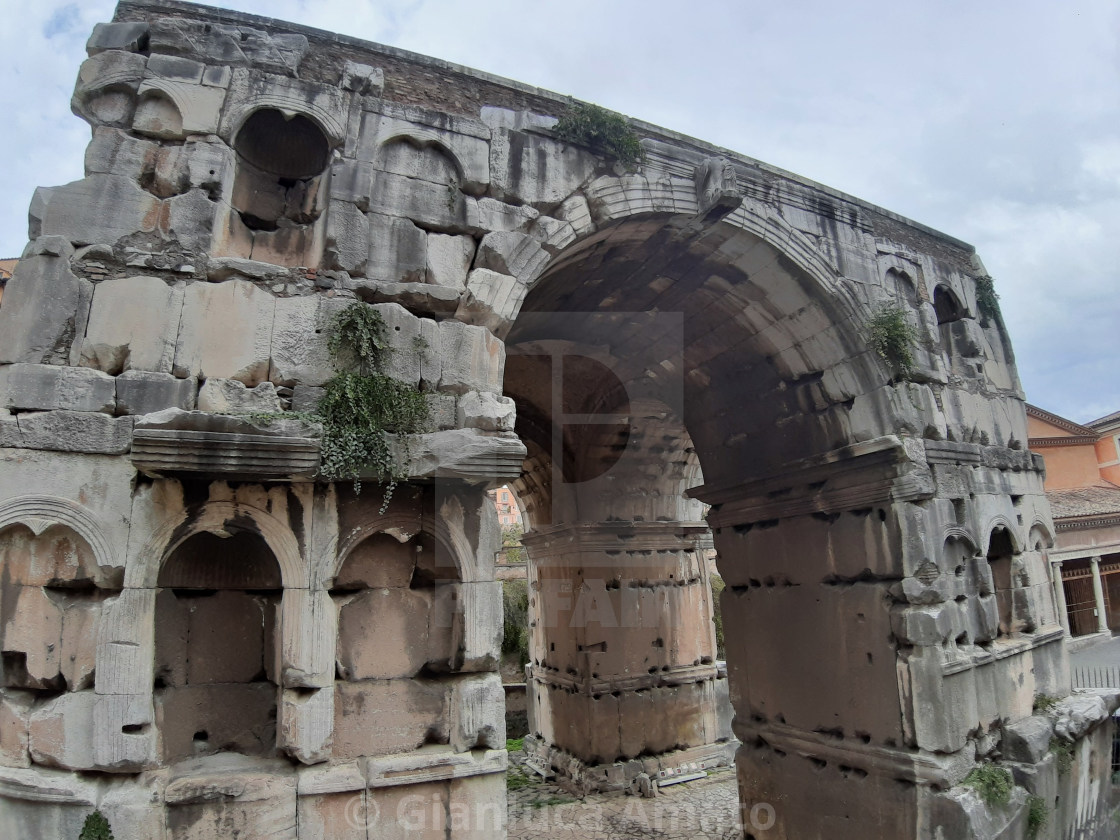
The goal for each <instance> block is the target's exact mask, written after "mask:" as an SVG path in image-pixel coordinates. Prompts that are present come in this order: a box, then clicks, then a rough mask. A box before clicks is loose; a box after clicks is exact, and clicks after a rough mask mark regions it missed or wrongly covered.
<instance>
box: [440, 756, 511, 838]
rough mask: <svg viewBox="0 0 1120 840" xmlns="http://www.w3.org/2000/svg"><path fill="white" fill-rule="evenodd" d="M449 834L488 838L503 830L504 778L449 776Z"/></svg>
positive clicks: (491, 776)
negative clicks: (451, 777)
mask: <svg viewBox="0 0 1120 840" xmlns="http://www.w3.org/2000/svg"><path fill="white" fill-rule="evenodd" d="M447 815H448V821H449V827H450V829H451V834H452V836H453V837H455V838H456V840H458V838H460V837H461V838H465V840H488V839H489V838H492V837H501V836H502V835H504V834H505V833H506V779H505V774H504V773H487V774H486V775H483V776H467V777H465V778H461V779H452V780H451V784H450V791H449V797H448V805H447Z"/></svg>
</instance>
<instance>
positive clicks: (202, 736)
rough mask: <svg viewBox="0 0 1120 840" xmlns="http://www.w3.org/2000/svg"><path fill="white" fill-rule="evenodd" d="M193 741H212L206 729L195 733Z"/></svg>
mask: <svg viewBox="0 0 1120 840" xmlns="http://www.w3.org/2000/svg"><path fill="white" fill-rule="evenodd" d="M192 740H194V741H209V740H210V733H208V732H207V731H206V730H205V729H200V730H199V731H198V732H196V733H194V737H193V738H192Z"/></svg>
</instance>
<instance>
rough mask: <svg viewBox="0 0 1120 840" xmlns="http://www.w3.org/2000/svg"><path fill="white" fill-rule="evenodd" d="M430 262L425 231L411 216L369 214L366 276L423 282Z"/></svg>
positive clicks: (404, 281) (400, 281)
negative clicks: (414, 222) (413, 221)
mask: <svg viewBox="0 0 1120 840" xmlns="http://www.w3.org/2000/svg"><path fill="white" fill-rule="evenodd" d="M427 265H428V239H427V235H426V234H425V233H424V231H422V230H421V229H420V228H418V227H416V225H414V224H413V223H412V222H410V221H409V220H408V219H396V218H390V217H388V216H383V215H381V214H379V213H371V214H370V216H369V259H368V261H367V263H366V271H365V274H366V276H367V277H369V278H371V279H373V280H389V281H391V282H394V283H422V282H424V280H425V275H426V272H427Z"/></svg>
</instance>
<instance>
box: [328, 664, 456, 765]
mask: <svg viewBox="0 0 1120 840" xmlns="http://www.w3.org/2000/svg"><path fill="white" fill-rule="evenodd" d="M448 694H449V689H448V686H446V685H445V684H444V683H442V682H435V681H428V680H367V681H364V682H339V683H337V684H336V685H335V703H334V759H335V760H336V761H345V760H348V759H351V758H359V757H361V756H364V755H387V754H389V753H396V752H407V751H409V750H414V749H417V748H419V747H421V746H422V745H424V744H425V743H442V744H446V743H448V738H449V733H448V713H449V709H448V696H447V695H448Z"/></svg>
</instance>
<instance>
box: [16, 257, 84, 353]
mask: <svg viewBox="0 0 1120 840" xmlns="http://www.w3.org/2000/svg"><path fill="white" fill-rule="evenodd" d="M44 240H46V241H44ZM35 248H36V249H37V250H39V251H42V252H44V253H33V254H28V255H25V256H24V258H23V259H21V260H20V262H19V264H18V265H17V266H16V270H15V272H14V273H13V274H12V278H11V279H10V280H9V281H8V285H7V287H6V288H5V290H4V306H3V307H2V308H0V337H2V338H3V340H2V341H0V364H10V363H13V362H28V363H32V364H67V363H68V362H69V359H70V346H71V344H72V343H73V341H74V338H75V336H76V335H78V334H79V327H80V326H81V327H84V325H85V320H86V315H87V314H88V311H89V310H88V306H89V298H90V296H91V295H92V292H93V284H92V283H89V282H88V281H86V280H80V279H79V278H78V277H76V276H75V275H74V273H73V272H72V271H71V270H70V263H69V259H68V258H69V256H70V254H71V253H73V249H72V248H71V247H70V246H69V244H68V243H66V242H65V240H63V239H61V238H58V237H50V238H43V239H39V240H36V246H35ZM47 250H56V251H58V252H59V255H57V256H56V255H50V254H47V253H45V251H47ZM83 305H84V306H83Z"/></svg>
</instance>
